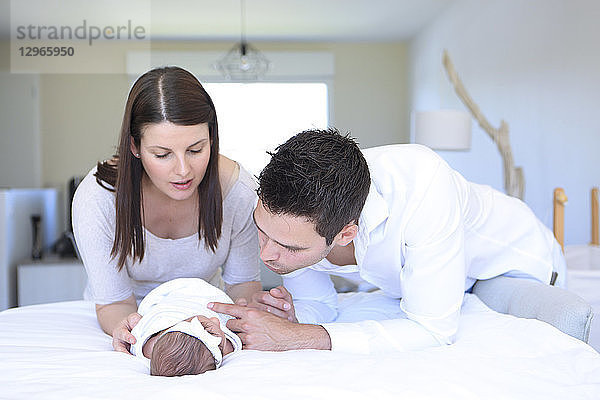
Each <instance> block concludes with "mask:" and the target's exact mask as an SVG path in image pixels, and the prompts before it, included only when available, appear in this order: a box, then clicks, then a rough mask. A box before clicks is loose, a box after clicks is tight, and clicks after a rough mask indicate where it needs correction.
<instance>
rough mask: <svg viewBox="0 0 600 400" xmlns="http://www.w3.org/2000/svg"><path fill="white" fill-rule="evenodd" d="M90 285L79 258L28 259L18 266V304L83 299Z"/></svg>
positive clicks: (52, 256)
mask: <svg viewBox="0 0 600 400" xmlns="http://www.w3.org/2000/svg"><path fill="white" fill-rule="evenodd" d="M86 284H87V275H86V273H85V268H84V267H83V263H82V262H81V261H80V260H78V259H76V258H60V257H58V256H54V255H50V256H48V257H44V258H42V259H41V260H31V259H29V260H24V261H23V262H21V263H20V264H19V265H18V266H17V304H18V306H19V307H20V306H27V305H31V304H41V303H53V302H57V301H70V300H82V299H83V290H84V289H85V286H86Z"/></svg>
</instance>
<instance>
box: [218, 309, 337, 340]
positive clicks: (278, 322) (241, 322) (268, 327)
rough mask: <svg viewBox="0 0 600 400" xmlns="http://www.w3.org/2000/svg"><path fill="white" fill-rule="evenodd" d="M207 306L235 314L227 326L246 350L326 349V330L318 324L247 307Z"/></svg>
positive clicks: (327, 338)
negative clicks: (290, 319) (310, 323)
mask: <svg viewBox="0 0 600 400" xmlns="http://www.w3.org/2000/svg"><path fill="white" fill-rule="evenodd" d="M208 308H210V309H212V310H213V311H215V312H218V313H224V314H227V315H231V316H232V317H235V319H230V320H229V321H227V327H228V328H229V329H231V330H232V331H233V332H236V333H237V334H238V336H239V337H240V339H241V340H242V343H243V344H244V349H249V350H271V351H283V350H297V349H319V350H330V349H331V340H330V338H329V334H328V333H327V331H326V330H325V328H323V327H322V326H320V325H309V324H299V323H297V322H291V321H289V320H287V319H284V318H281V317H277V316H275V315H273V314H272V313H268V312H266V311H262V310H257V309H255V308H251V307H245V306H239V305H235V304H225V303H209V304H208Z"/></svg>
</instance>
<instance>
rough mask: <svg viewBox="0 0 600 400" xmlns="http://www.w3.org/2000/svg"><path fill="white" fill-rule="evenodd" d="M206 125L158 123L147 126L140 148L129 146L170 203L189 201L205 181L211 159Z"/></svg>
mask: <svg viewBox="0 0 600 400" xmlns="http://www.w3.org/2000/svg"><path fill="white" fill-rule="evenodd" d="M210 144H211V143H210V137H209V131H208V124H207V123H203V124H198V125H189V126H184V125H175V124H173V123H171V122H161V123H159V124H150V125H148V126H146V127H145V128H144V129H143V131H142V135H141V140H140V148H139V149H137V148H136V147H135V145H134V144H133V141H132V143H131V151H132V152H133V154H134V155H135V154H136V153H139V154H140V159H141V160H142V165H143V166H144V170H145V172H146V175H148V178H150V182H151V183H152V185H153V186H154V187H155V188H156V189H158V190H159V191H160V192H162V193H163V194H164V195H166V196H168V197H169V198H171V199H173V200H186V199H188V198H190V197H191V196H192V195H193V194H194V193H195V192H196V189H197V188H198V185H199V184H200V182H201V181H202V179H203V178H204V174H205V173H206V167H207V165H208V161H209V159H210Z"/></svg>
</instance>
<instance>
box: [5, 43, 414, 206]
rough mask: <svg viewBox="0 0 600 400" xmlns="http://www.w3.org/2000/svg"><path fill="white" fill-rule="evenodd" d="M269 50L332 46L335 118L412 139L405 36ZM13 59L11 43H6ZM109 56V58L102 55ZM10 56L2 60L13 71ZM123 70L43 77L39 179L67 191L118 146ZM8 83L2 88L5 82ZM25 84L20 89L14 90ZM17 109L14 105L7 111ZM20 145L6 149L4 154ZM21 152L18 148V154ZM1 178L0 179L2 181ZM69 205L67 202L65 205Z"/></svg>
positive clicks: (371, 142)
mask: <svg viewBox="0 0 600 400" xmlns="http://www.w3.org/2000/svg"><path fill="white" fill-rule="evenodd" d="M255 45H256V46H257V47H258V48H259V49H261V50H263V51H284V50H285V51H330V52H332V53H333V54H334V57H335V79H334V82H333V85H332V86H331V89H332V90H333V98H334V115H335V121H331V123H332V124H335V126H337V127H338V128H340V129H341V130H344V131H346V130H350V131H352V133H353V135H355V136H356V137H357V138H358V140H359V142H360V144H361V146H363V147H370V146H375V145H378V144H389V143H398V142H405V141H406V140H407V139H408V129H409V113H408V83H407V77H408V55H407V54H408V45H407V44H406V43H255ZM0 46H1V47H0V50H2V54H3V57H2V58H3V59H4V60H9V58H8V56H9V54H8V43H7V42H4V43H2V44H1V45H0ZM231 46H232V43H229V42H228V43H212V44H207V43H199V42H153V43H152V49H153V50H163V51H164V50H166V51H169V50H170V51H194V50H197V51H201V50H219V51H223V52H224V53H225V52H226V51H227V50H229V48H230V47H231ZM128 50H131V47H125V46H122V47H114V48H113V49H111V51H110V52H109V53H108V54H109V55H110V57H112V58H113V59H112V60H111V62H112V63H114V64H116V65H119V66H120V68H122V70H123V71H125V68H126V65H125V56H126V53H127V51H128ZM104 61H106V60H104ZM9 68H10V65H9V62H7V61H5V62H4V63H3V64H2V69H3V70H6V71H8V70H9ZM129 85H130V83H129V78H128V77H127V75H125V73H123V74H53V75H50V74H48V75H41V76H40V77H39V86H40V89H39V91H40V93H39V107H40V110H39V113H40V135H39V136H40V138H39V143H40V149H41V150H40V153H41V172H40V175H41V176H40V179H39V181H40V183H41V186H44V187H47V186H52V187H59V188H61V189H62V190H63V191H64V190H65V187H66V183H67V181H68V179H69V178H70V177H71V176H73V175H82V174H85V173H86V172H87V171H88V170H89V169H90V168H91V167H92V166H93V165H94V164H95V162H96V161H97V160H102V159H105V158H107V157H109V156H110V155H112V154H113V153H114V149H115V145H116V142H117V138H118V132H119V129H120V124H121V118H122V113H123V107H124V104H125V100H126V96H127V92H128V90H129ZM3 89H4V88H3ZM13 90H19V89H13ZM16 112H19V109H18V108H15V107H13V108H11V109H10V111H9V112H8V114H7V115H12V114H14V113H16ZM14 150H15V149H14V148H5V147H4V146H3V147H2V148H0V159H1V158H2V156H4V155H5V154H8V153H12V154H13V155H15V156H18V155H17V154H15V151H14ZM19 152H20V150H19V151H17V153H19ZM1 184H2V182H0V185H1ZM65 209H66V206H65Z"/></svg>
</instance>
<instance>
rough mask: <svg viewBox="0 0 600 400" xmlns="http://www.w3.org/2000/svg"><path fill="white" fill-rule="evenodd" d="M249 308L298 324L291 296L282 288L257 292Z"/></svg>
mask: <svg viewBox="0 0 600 400" xmlns="http://www.w3.org/2000/svg"><path fill="white" fill-rule="evenodd" d="M248 306H249V307H252V308H256V309H257V310H262V311H266V312H268V313H271V314H273V315H277V316H278V317H281V318H285V319H287V320H288V321H291V322H298V319H296V311H295V309H294V301H293V300H292V295H291V294H290V292H288V291H287V289H286V288H285V287H283V286H277V287H276V288H273V289H271V290H269V291H268V292H257V293H254V294H253V295H252V302H251V303H250V304H249V305H248Z"/></svg>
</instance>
